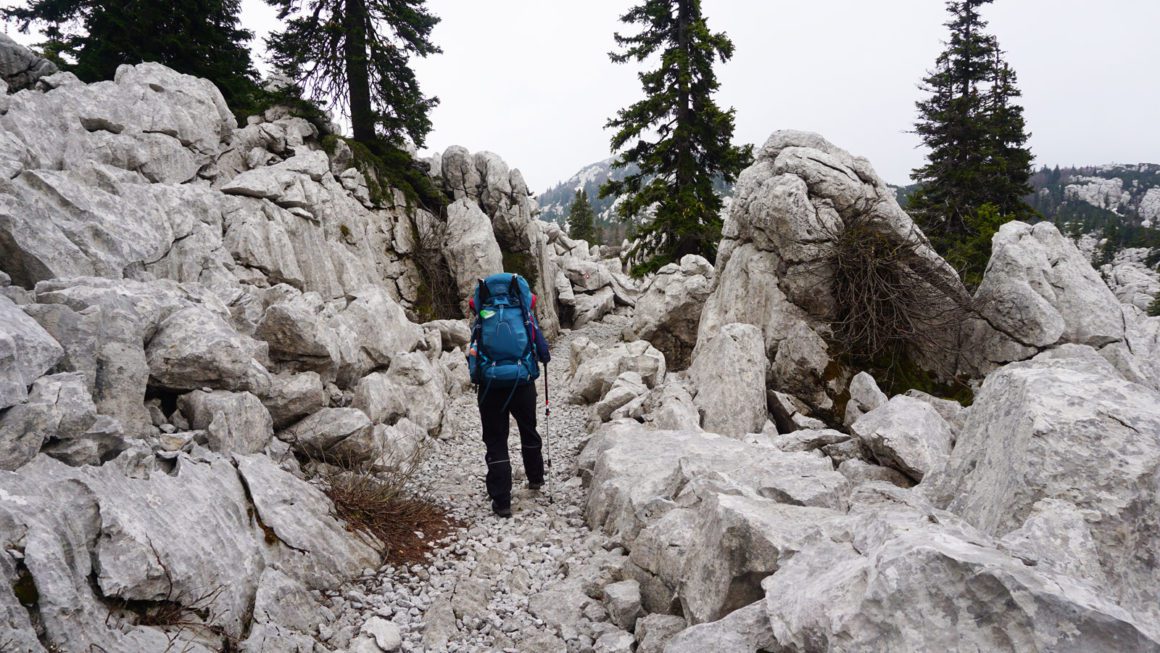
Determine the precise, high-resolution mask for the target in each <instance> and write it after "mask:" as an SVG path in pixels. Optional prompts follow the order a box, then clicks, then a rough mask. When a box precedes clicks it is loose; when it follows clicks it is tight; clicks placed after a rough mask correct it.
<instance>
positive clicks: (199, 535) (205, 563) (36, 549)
mask: <svg viewBox="0 0 1160 653" xmlns="http://www.w3.org/2000/svg"><path fill="white" fill-rule="evenodd" d="M173 465H174V467H173V469H172V470H171V471H170V472H169V473H164V472H162V471H160V470H156V471H155V472H154V473H152V474H150V475H148V476H147V477H144V478H132V477H130V476H127V475H126V474H125V471H124V470H122V469H119V468H118V466H117V465H113V464H106V465H102V466H100V467H90V466H86V467H68V466H65V465H63V464H61V463H59V462H56V461H53V460H51V459H49V458H46V457H43V456H42V457H39V458H38V459H37V460H35V461H34V462H33V463H31V464H29V465H27V466H25V467H24V468H23V469H21V470H20V472H19V474H9V475H0V477H2V478H0V484H3V491H4V492H6V494H7V495H8V496H19V497H22V498H23V500H22V501H17V502H10V501H6V502H4V503H5V505H4V508H0V510H5V511H6V512H7V513H8V515H7V519H14V520H15V523H17V524H21V525H22V526H21V528H19V529H18V530H20V531H24V532H26V533H27V535H26V536H25V538H26V539H25V540H24V541H23V542H19V543H18V542H14V541H6V542H4V547H5V548H6V549H7V548H12V547H17V548H19V549H23V550H24V552H25V564H26V565H27V567H28V569H29V570H30V571H31V573H32V576H33V578H34V580H35V582H36V586H37V591H38V594H39V600H38V606H39V610H40V616H41V618H42V619H43V621H44V624H45V627H46V631H47V635H46V640H45V641H48V642H51V643H52V645H53V646H56V647H59V648H61V649H63V650H83V648H85V647H87V644H86V642H96V643H98V644H101V643H104V644H109V645H110V646H111V647H112V648H111V649H110V650H115V649H121V650H124V649H125V647H126V646H128V647H129V648H130V649H132V650H139V649H138V646H148V645H149V644H147V642H149V641H150V640H148V639H141V638H140V634H138V636H137V637H133V636H130V637H129V638H127V639H126V640H125V641H123V642H120V643H118V641H117V640H118V639H119V635H118V634H117V633H116V631H115V629H109V628H108V626H107V625H106V620H107V619H109V608H107V607H106V606H105V605H104V604H103V603H102V602H101V599H99V598H98V594H97V592H99V596H100V597H103V598H104V599H122V600H128V601H143V602H149V603H155V602H160V601H166V600H169V601H173V602H175V603H178V604H180V605H184V606H187V607H192V606H196V605H198V603H199V602H208V603H209V604H210V605H212V610H211V611H210V612H211V614H210V615H209V618H208V619H209V623H210V624H212V625H214V626H217V627H220V628H221V629H222V630H223V632H224V633H226V634H228V635H229V636H232V637H238V636H240V635H241V634H242V632H243V630H244V628H245V625H246V619H247V617H248V614H249V609H250V606H252V605H253V601H254V596H255V593H256V590H257V583H258V577H259V575H260V573H261V570H262V568H263V566H264V563H263V559H262V546H261V541H260V537H258V536H256V535H255V534H254V531H253V529H252V526H251V522H250V519H249V516H248V515H247V506H248V502H247V500H246V494H245V491H244V489H243V488H242V485H241V483H240V482H239V480H238V475H237V473H236V471H235V470H234V468H233V466H232V465H231V464H230V463H229V462H227V461H225V460H222V459H219V458H215V459H210V460H205V461H200V462H195V461H194V460H192V459H190V458H188V457H186V456H184V455H179V456H178V457H177V458H176V459H175V460H174V462H173ZM68 497H72V498H71V499H70V498H68ZM189 524H198V525H199V528H197V529H192V530H191V529H189V528H188V526H189ZM128 630H129V632H131V633H132V632H134V631H136V630H137V629H135V628H130V629H128ZM134 640H136V641H137V646H134V645H133V644H132V642H133V641H134ZM153 641H154V643H156V640H153ZM163 641H164V638H162V642H163ZM162 648H164V645H162Z"/></svg>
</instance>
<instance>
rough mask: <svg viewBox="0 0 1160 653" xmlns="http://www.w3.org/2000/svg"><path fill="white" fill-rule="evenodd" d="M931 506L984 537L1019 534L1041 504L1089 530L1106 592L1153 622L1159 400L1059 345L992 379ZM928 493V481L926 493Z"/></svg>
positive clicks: (970, 414) (1078, 349)
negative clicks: (1055, 506) (1075, 515)
mask: <svg viewBox="0 0 1160 653" xmlns="http://www.w3.org/2000/svg"><path fill="white" fill-rule="evenodd" d="M930 481H931V485H932V488H933V489H932V492H931V493H932V496H935V497H936V498H937V500H938V501H939V502H940V503H942V504H944V505H946V506H947V507H948V509H949V510H951V511H952V512H955V513H957V514H959V515H962V516H963V518H964V519H966V520H967V521H969V522H971V523H972V524H974V525H975V526H977V527H978V528H979V529H980V530H982V531H984V532H986V533H989V534H992V535H995V536H998V537H1002V536H1004V535H1007V534H1009V533H1011V532H1012V531H1015V530H1017V529H1020V528H1021V527H1023V526H1024V524H1025V523H1026V521H1027V520H1028V519H1029V517H1031V515H1032V514H1033V512H1034V511H1035V510H1036V504H1037V503H1039V502H1041V501H1044V500H1059V501H1064V502H1067V503H1070V504H1073V505H1075V506H1076V508H1078V509H1079V510H1080V511H1081V512H1082V514H1083V515H1084V516H1085V520H1086V521H1087V522H1088V524H1090V525H1091V527H1092V530H1091V532H1092V536H1093V537H1094V538H1095V542H1096V547H1095V552H1096V553H1097V554H1098V565H1099V567H1100V568H1101V569H1102V570H1103V573H1104V574H1105V575H1106V577H1107V579H1108V582H1107V585H1106V586H1105V587H1106V589H1107V591H1108V592H1109V593H1110V595H1111V596H1112V597H1114V598H1115V600H1116V602H1117V603H1118V604H1119V605H1121V606H1123V607H1124V608H1125V609H1128V610H1129V611H1132V612H1134V613H1137V614H1142V615H1143V614H1149V615H1152V616H1151V617H1150V619H1151V620H1153V622H1154V620H1155V615H1156V611H1157V608H1156V602H1155V587H1156V586H1157V583H1158V582H1160V576H1158V571H1157V568H1156V566H1155V565H1153V564H1151V562H1149V561H1150V560H1152V559H1155V558H1157V557H1160V527H1158V526H1157V523H1156V521H1155V520H1154V519H1151V518H1145V517H1143V515H1151V514H1154V513H1155V510H1156V504H1157V499H1156V497H1157V496H1158V494H1160V394H1158V393H1156V392H1155V391H1152V390H1150V389H1148V388H1145V387H1144V386H1141V385H1138V384H1134V383H1130V382H1128V381H1125V380H1124V379H1122V378H1121V377H1120V376H1119V375H1118V374H1117V373H1116V371H1115V370H1114V368H1112V366H1111V365H1110V364H1108V363H1106V362H1105V361H1103V359H1102V358H1101V357H1100V356H1099V355H1098V354H1097V353H1096V352H1094V351H1092V350H1091V349H1090V348H1087V347H1082V346H1070V345H1069V346H1065V347H1063V348H1060V349H1056V350H1052V351H1049V352H1045V353H1043V354H1040V355H1039V356H1037V357H1035V358H1034V359H1032V360H1030V361H1027V362H1021V363H1012V364H1009V365H1006V366H1004V367H1002V368H1000V369H999V370H997V371H995V372H993V373H991V374H990V375H989V376H988V377H987V379H986V381H984V383H983V386H982V389H981V390H980V392H979V393H978V395H977V396H976V398H975V402H974V404H973V405H972V407H971V408H970V409H969V410H968V411H967V418H966V423H965V424H964V426H963V429H962V431H961V432H960V434H959V437H958V441H957V443H956V445H955V449H954V451H953V452H952V453H951V456H950V459H949V460H948V462H947V465H946V469H945V472H944V473H943V474H939V475H937V476H936V478H933V479H930ZM924 484H925V483H924Z"/></svg>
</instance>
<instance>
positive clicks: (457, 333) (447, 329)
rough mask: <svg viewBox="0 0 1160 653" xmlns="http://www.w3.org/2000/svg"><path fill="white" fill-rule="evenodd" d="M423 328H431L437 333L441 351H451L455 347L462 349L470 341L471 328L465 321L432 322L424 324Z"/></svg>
mask: <svg viewBox="0 0 1160 653" xmlns="http://www.w3.org/2000/svg"><path fill="white" fill-rule="evenodd" d="M423 328H433V329H436V330H437V331H439V339H440V341H441V342H442V344H443V351H452V350H454V349H455V348H456V347H459V348H461V349H462V348H464V347H466V346H467V343H468V342H469V341H470V340H471V327H470V326H469V325H468V324H467V321H466V320H434V321H432V322H427V323H426V324H424V325H423Z"/></svg>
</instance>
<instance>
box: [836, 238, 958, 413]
mask: <svg viewBox="0 0 1160 653" xmlns="http://www.w3.org/2000/svg"><path fill="white" fill-rule="evenodd" d="M826 265H827V267H828V268H829V272H830V277H829V283H830V291H831V292H832V294H833V297H834V300H835V305H836V307H837V314H836V315H835V316H834V319H833V320H832V322H831V328H832V330H833V344H834V345H835V346H836V348H837V350H838V352H839V353H840V354H841V355H842V356H843V358H845V359H846V360H847V361H848V362H849V363H851V364H853V365H855V366H857V367H861V368H864V369H869V370H872V371H874V372H877V374H876V376H880V377H881V378H880V379H879V380H880V382H882V383H884V384H885V385H886V386H888V387H892V388H894V389H899V388H901V390H905V389H907V388H905V387H901V386H907V387H922V386H927V387H929V386H931V385H933V384H934V379H933V378H931V375H930V374H926V373H924V372H923V369H925V370H926V371H927V372H933V374H934V376H937V377H940V378H944V379H949V378H951V377H952V376H953V374H954V369H953V367H954V361H955V358H956V354H957V347H958V337H957V333H958V326H959V323H960V321H961V319H962V317H963V315H964V301H965V298H964V297H960V296H957V294H956V291H955V289H954V288H949V287H944V286H945V284H944V283H942V280H941V279H940V278H939V275H938V274H937V271H935V270H933V269H932V267H931V264H930V263H929V262H928V261H926V259H924V258H923V257H922V256H920V255H919V254H918V252H917V244H916V242H915V241H914V240H902V239H899V238H898V237H897V236H896V235H893V234H884V233H883V232H882V231H880V230H879V229H876V228H875V226H874V225H873V224H870V223H869V222H867V221H858V222H854V223H853V224H849V225H847V226H846V228H845V229H843V230H842V231H841V233H838V234H833V241H832V245H831V249H830V251H829V252H828V256H827V257H826ZM918 361H921V364H919V363H918ZM939 367H943V368H945V369H937V368H939ZM920 368H922V369H920ZM932 368H936V369H932ZM943 394H945V392H944V393H943Z"/></svg>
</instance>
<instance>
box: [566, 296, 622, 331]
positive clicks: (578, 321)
mask: <svg viewBox="0 0 1160 653" xmlns="http://www.w3.org/2000/svg"><path fill="white" fill-rule="evenodd" d="M614 308H616V293H614V292H613V290H612V288H610V287H608V286H605V287H604V288H601V289H600V290H597V291H596V292H594V293H592V294H590V295H576V296H575V299H574V300H573V306H572V328H574V329H579V328H580V327H582V326H584V325H585V324H588V323H589V322H596V321H598V320H600V319H601V318H603V317H604V316H605V315H608V314H609V313H611V312H612V311H613V309H614Z"/></svg>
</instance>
